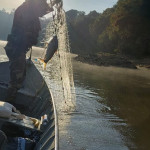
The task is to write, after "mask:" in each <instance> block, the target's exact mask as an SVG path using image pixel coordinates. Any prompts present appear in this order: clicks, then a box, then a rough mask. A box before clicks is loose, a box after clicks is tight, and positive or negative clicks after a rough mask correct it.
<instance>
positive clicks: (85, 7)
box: [0, 0, 118, 13]
mask: <svg viewBox="0 0 150 150" xmlns="http://www.w3.org/2000/svg"><path fill="white" fill-rule="evenodd" d="M24 1H25V0H0V9H2V8H4V9H6V11H11V10H12V9H13V8H17V7H18V6H19V5H21V4H22V3H23V2H24ZM63 1H64V9H65V10H66V11H67V10H70V9H76V10H79V11H85V12H86V13H89V12H90V11H93V10H96V11H98V12H103V10H105V9H106V8H110V7H112V6H113V5H114V4H116V2H117V1H118V0H63Z"/></svg>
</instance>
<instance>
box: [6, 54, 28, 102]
mask: <svg viewBox="0 0 150 150" xmlns="http://www.w3.org/2000/svg"><path fill="white" fill-rule="evenodd" d="M9 61H10V67H9V68H10V82H9V87H8V91H7V96H6V100H5V101H7V102H11V101H13V100H14V99H15V98H16V95H17V91H18V90H19V89H20V88H21V87H22V86H23V81H24V79H25V75H26V54H25V53H21V54H20V55H19V56H18V57H16V58H11V57H9Z"/></svg>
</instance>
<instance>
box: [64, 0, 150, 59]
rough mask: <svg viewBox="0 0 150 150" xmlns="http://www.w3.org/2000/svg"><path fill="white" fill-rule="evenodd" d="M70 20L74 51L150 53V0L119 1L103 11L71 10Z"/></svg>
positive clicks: (142, 54)
mask: <svg viewBox="0 0 150 150" xmlns="http://www.w3.org/2000/svg"><path fill="white" fill-rule="evenodd" d="M67 22H68V28H69V34H70V42H71V49H72V52H73V53H80V54H85V53H88V54H93V53H99V52H107V53H114V54H115V53H117V54H118V53H119V54H124V55H129V56H135V57H141V56H150V1H149V0H138V1H137V0H132V1H131V0H119V1H118V2H117V4H116V5H114V6H113V8H108V9H106V10H105V11H104V12H103V13H98V12H96V11H92V12H90V13H89V14H88V15H86V14H85V13H84V12H81V11H77V10H70V11H68V12H67Z"/></svg>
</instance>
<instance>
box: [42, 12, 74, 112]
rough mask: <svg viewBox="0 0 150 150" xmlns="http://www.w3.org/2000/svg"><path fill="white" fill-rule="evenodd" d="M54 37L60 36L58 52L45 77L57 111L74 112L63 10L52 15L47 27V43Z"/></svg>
mask: <svg viewBox="0 0 150 150" xmlns="http://www.w3.org/2000/svg"><path fill="white" fill-rule="evenodd" d="M54 35H57V36H58V51H57V52H56V53H55V54H54V56H53V57H52V59H51V60H50V61H49V62H48V64H47V67H46V71H43V76H44V78H45V80H46V82H47V84H48V87H49V89H50V90H51V93H52V95H53V98H54V100H55V101H56V105H57V110H61V111H68V110H71V111H72V110H74V109H75V99H76V98H75V88H74V80H73V70H72V63H71V53H70V44H69V36H68V29H67V22H66V14H65V11H64V10H63V9H61V10H60V11H59V13H58V12H57V10H55V11H54V12H53V13H52V19H51V20H50V21H49V23H48V25H47V27H46V35H45V39H44V41H45V43H46V41H48V40H49V39H50V38H51V37H52V36H54ZM42 57H43V56H42ZM61 111H58V112H61Z"/></svg>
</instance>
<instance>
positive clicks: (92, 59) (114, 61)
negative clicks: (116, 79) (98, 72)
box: [74, 53, 150, 69]
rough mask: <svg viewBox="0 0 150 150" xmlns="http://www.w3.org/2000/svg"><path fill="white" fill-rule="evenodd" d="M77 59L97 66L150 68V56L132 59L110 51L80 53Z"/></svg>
mask: <svg viewBox="0 0 150 150" xmlns="http://www.w3.org/2000/svg"><path fill="white" fill-rule="evenodd" d="M74 59H75V60H77V61H80V62H83V63H88V64H91V65H97V66H114V67H121V68H130V69H137V68H138V67H145V68H148V69H150V58H143V59H130V58H127V57H126V56H122V55H115V54H109V53H100V54H87V55H78V56H76V57H74Z"/></svg>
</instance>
